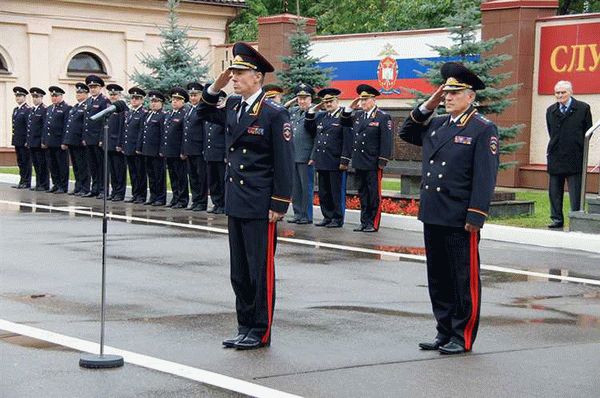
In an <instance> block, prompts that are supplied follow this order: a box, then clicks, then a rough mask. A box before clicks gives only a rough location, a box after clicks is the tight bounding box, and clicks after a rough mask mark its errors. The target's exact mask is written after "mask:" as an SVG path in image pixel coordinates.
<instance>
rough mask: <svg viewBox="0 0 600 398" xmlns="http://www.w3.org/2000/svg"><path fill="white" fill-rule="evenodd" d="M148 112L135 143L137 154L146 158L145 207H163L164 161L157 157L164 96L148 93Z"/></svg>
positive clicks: (164, 195) (164, 193)
mask: <svg viewBox="0 0 600 398" xmlns="http://www.w3.org/2000/svg"><path fill="white" fill-rule="evenodd" d="M148 98H149V99H150V111H149V112H148V114H147V115H146V118H145V120H144V129H143V131H142V135H141V137H140V138H139V139H138V143H137V150H136V151H137V153H138V154H140V155H144V157H145V158H146V173H148V187H149V188H150V198H149V199H148V201H147V202H145V203H144V204H145V205H152V206H164V205H165V204H166V203H167V183H166V179H167V176H166V169H165V159H164V158H163V157H161V156H159V155H158V151H159V149H160V143H161V138H162V134H163V129H164V122H165V113H164V112H163V110H162V107H163V103H164V102H165V96H164V95H162V93H160V92H159V91H153V90H152V91H149V92H148Z"/></svg>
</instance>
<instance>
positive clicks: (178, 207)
mask: <svg viewBox="0 0 600 398" xmlns="http://www.w3.org/2000/svg"><path fill="white" fill-rule="evenodd" d="M186 207H187V205H184V204H183V203H175V204H174V205H173V206H171V208H172V209H185V208H186Z"/></svg>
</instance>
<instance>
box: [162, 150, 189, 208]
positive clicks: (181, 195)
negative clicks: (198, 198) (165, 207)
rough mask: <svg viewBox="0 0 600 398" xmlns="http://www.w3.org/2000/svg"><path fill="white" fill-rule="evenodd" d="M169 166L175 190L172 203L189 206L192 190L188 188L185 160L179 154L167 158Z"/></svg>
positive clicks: (172, 185) (172, 190)
mask: <svg viewBox="0 0 600 398" xmlns="http://www.w3.org/2000/svg"><path fill="white" fill-rule="evenodd" d="M167 168H168V169H169V179H170V180H171V192H173V197H172V198H171V204H172V205H176V204H182V205H184V206H186V207H187V205H188V202H189V201H190V191H189V190H188V181H187V171H186V164H185V160H182V159H181V158H180V157H179V156H178V157H176V158H175V157H172V158H167Z"/></svg>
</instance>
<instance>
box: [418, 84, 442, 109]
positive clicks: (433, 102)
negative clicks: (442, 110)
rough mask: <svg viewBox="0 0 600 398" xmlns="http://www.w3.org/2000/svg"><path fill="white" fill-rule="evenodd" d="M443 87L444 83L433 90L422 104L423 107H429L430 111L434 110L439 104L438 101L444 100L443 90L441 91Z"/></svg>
mask: <svg viewBox="0 0 600 398" xmlns="http://www.w3.org/2000/svg"><path fill="white" fill-rule="evenodd" d="M443 88H444V85H443V84H442V85H441V86H439V87H438V89H437V90H435V92H434V93H433V94H432V95H431V97H429V99H428V100H427V101H425V103H424V104H423V105H425V108H427V109H429V110H430V111H434V110H435V109H436V108H437V107H438V106H439V105H440V103H441V102H442V101H443V100H444V91H442V90H443Z"/></svg>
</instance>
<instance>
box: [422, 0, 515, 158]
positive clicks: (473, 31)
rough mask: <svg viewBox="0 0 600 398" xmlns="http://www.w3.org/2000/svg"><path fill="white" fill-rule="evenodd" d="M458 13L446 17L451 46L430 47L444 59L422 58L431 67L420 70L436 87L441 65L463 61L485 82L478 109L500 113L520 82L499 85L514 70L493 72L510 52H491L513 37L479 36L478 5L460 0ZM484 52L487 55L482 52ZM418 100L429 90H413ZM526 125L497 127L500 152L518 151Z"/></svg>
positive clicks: (438, 82)
mask: <svg viewBox="0 0 600 398" xmlns="http://www.w3.org/2000/svg"><path fill="white" fill-rule="evenodd" d="M454 4H455V7H457V9H458V12H457V13H456V14H455V15H452V16H449V17H447V18H446V19H445V20H444V23H445V26H448V30H449V31H450V38H451V39H452V43H453V44H452V45H451V46H450V47H443V46H431V48H432V49H434V50H435V51H436V52H437V53H438V54H439V56H440V57H442V58H443V60H442V61H431V60H421V61H420V63H421V64H422V65H424V66H426V67H428V68H429V69H428V70H427V71H426V72H424V73H421V76H422V77H424V78H426V79H427V80H428V81H429V82H430V83H431V84H432V85H433V86H434V87H437V86H439V85H440V84H442V83H443V81H442V77H441V75H440V66H441V65H442V64H443V63H444V62H446V61H449V60H452V61H458V62H462V63H463V64H464V65H465V66H466V67H467V68H469V69H470V70H472V71H473V72H474V73H475V74H477V76H479V77H480V78H481V80H482V81H483V82H484V83H485V85H486V88H485V90H480V91H477V98H476V101H477V109H478V111H479V113H481V114H483V115H489V114H492V115H498V114H500V113H502V112H503V111H504V110H505V109H506V108H507V107H509V106H510V105H511V104H512V103H513V100H512V99H511V98H510V97H509V95H510V94H511V93H513V92H514V91H515V90H517V89H518V88H519V86H520V85H519V84H511V85H506V86H502V87H498V86H499V85H500V84H501V83H502V82H503V81H504V80H506V79H507V78H508V77H510V75H511V73H492V70H493V69H495V68H497V67H499V66H501V65H502V64H503V63H504V62H505V61H507V60H509V59H510V56H509V55H506V54H499V55H490V54H489V51H490V50H492V49H493V48H494V47H495V46H497V45H498V44H501V43H503V42H505V41H506V40H507V39H508V38H509V37H510V36H505V37H502V38H495V39H490V40H485V41H483V40H480V39H478V38H477V30H478V28H479V26H480V20H481V13H480V9H479V4H477V5H475V6H473V5H467V6H465V5H464V4H465V3H464V2H462V1H461V0H455V1H454ZM483 54H485V55H483ZM414 93H415V94H416V96H417V102H421V101H423V100H424V99H426V98H428V97H429V94H428V93H424V92H420V91H414ZM522 127H523V125H512V126H508V127H500V126H498V134H499V136H500V154H508V153H512V152H514V151H516V150H517V149H518V148H519V147H520V146H521V145H522V144H523V143H522V142H514V138H515V137H516V136H517V135H518V133H519V131H520V130H521V128H522ZM512 166H514V162H511V163H502V164H501V165H500V167H501V168H508V167H512Z"/></svg>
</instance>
